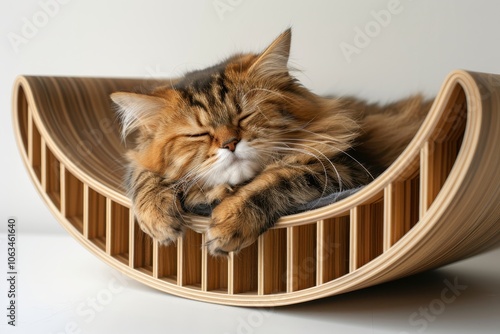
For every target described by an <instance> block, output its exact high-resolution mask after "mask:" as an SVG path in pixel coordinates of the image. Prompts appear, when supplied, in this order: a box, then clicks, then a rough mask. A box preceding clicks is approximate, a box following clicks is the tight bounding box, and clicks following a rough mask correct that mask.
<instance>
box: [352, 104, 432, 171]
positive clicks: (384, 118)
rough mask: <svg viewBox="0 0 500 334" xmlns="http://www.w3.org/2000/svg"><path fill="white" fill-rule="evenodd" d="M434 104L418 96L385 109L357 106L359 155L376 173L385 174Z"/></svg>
mask: <svg viewBox="0 0 500 334" xmlns="http://www.w3.org/2000/svg"><path fill="white" fill-rule="evenodd" d="M432 102H433V101H432V100H429V99H425V98H424V97H422V96H421V95H416V96H412V97H410V98H407V99H404V100H400V101H397V102H394V103H391V104H388V105H385V106H379V105H369V104H367V105H364V106H360V105H358V106H357V107H358V108H359V109H358V108H356V109H358V110H360V111H361V115H360V116H359V117H360V123H361V135H360V137H359V140H358V145H357V147H355V151H356V155H357V156H358V157H359V159H360V160H362V161H363V162H364V163H365V164H366V165H367V166H370V168H371V169H372V170H373V172H374V173H375V174H380V173H381V172H383V171H384V170H385V169H386V168H387V167H389V166H390V165H391V164H392V163H393V162H394V161H395V160H396V159H397V157H398V156H399V155H400V154H401V153H402V152H403V150H404V149H405V148H406V146H407V145H408V144H409V143H410V141H411V140H412V139H413V138H414V136H415V134H416V133H417V131H418V129H419V128H420V126H421V124H422V122H423V120H424V118H425V117H426V115H427V114H428V112H429V109H430V107H431V105H432Z"/></svg>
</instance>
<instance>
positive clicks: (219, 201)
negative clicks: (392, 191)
mask: <svg viewBox="0 0 500 334" xmlns="http://www.w3.org/2000/svg"><path fill="white" fill-rule="evenodd" d="M290 40H291V32H290V30H287V31H286V32H284V33H283V34H281V35H280V36H279V37H278V38H277V39H276V40H275V41H274V42H273V43H272V44H271V45H270V46H269V47H268V48H267V49H266V50H265V51H264V52H262V53H260V54H245V55H236V56H233V57H231V58H229V59H228V60H226V61H224V62H222V63H220V64H218V65H215V66H213V67H210V68H207V69H204V70H200V71H194V72H191V73H188V74H186V75H185V76H184V77H183V78H180V79H177V80H174V81H172V84H171V85H170V86H163V87H158V88H156V89H155V90H153V91H152V92H150V93H148V94H135V93H124V92H120V93H114V94H112V99H113V100H114V101H115V102H116V103H117V105H118V106H119V107H120V114H121V116H122V120H123V133H124V136H126V135H128V134H129V133H135V135H136V142H137V146H136V147H135V148H134V149H133V150H131V151H130V152H129V154H128V157H129V160H130V168H129V169H130V172H129V177H128V183H127V184H128V189H129V196H130V197H131V198H132V201H133V205H134V212H135V214H136V217H137V218H138V221H139V223H140V225H141V226H142V228H143V230H144V231H145V232H147V233H148V234H150V235H151V236H152V237H153V238H154V239H156V240H159V241H161V242H164V243H169V242H171V241H175V240H176V239H177V238H178V237H180V236H182V234H183V231H184V229H185V228H186V227H188V226H186V223H185V222H184V221H183V219H182V216H183V214H184V211H185V210H190V209H192V208H193V207H195V206H196V205H198V204H204V203H205V204H206V203H208V204H211V205H212V206H213V207H214V209H213V211H212V215H211V224H210V227H209V230H208V231H207V246H208V248H209V251H210V252H211V253H212V254H227V253H228V252H230V251H238V250H240V249H241V248H243V247H246V246H248V245H250V244H251V243H253V242H254V241H255V240H256V238H257V237H258V236H259V235H260V234H261V233H263V232H265V231H266V230H267V229H269V228H270V227H272V226H273V224H274V223H275V222H276V221H277V220H278V219H279V217H280V216H282V215H284V214H286V213H289V212H290V211H293V208H295V207H296V206H298V205H300V204H303V203H306V202H309V201H311V200H313V199H316V198H319V197H321V196H323V195H325V194H328V193H331V192H334V191H338V190H340V189H345V188H349V187H354V186H358V185H363V184H366V183H368V182H370V181H371V180H372V179H373V177H374V176H375V175H376V174H378V173H380V171H382V170H383V169H384V168H386V167H387V166H388V165H390V164H391V163H392V162H393V160H394V159H395V158H396V157H397V156H398V155H399V154H400V153H401V151H402V150H403V149H404V148H405V146H406V145H407V144H408V142H409V141H410V140H411V138H412V137H413V135H414V134H415V132H416V130H417V129H418V127H419V125H420V123H421V121H422V120H423V118H424V116H425V114H426V112H427V110H428V109H429V107H430V102H428V101H424V100H423V99H422V98H421V97H419V96H416V97H412V98H409V99H407V100H404V101H400V102H397V103H395V104H392V105H389V106H385V107H380V106H377V105H368V104H366V103H364V102H363V101H360V100H356V99H350V98H324V97H320V96H317V95H315V94H314V93H312V92H310V91H309V90H307V89H306V88H304V87H303V86H302V85H300V83H298V82H297V80H296V79H295V78H294V77H293V76H291V75H290V73H289V69H288V66H287V62H288V56H289V50H290ZM401 128H404V129H406V130H407V131H400V129H401Z"/></svg>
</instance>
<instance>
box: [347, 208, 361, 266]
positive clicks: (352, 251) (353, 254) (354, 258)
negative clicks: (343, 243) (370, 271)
mask: <svg viewBox="0 0 500 334" xmlns="http://www.w3.org/2000/svg"><path fill="white" fill-rule="evenodd" d="M350 217H351V219H350V225H351V226H350V241H349V272H353V271H355V270H356V269H358V249H359V245H358V240H359V237H358V233H359V207H357V206H356V207H354V208H352V209H351V213H350Z"/></svg>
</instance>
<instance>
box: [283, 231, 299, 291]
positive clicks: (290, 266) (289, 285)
mask: <svg viewBox="0 0 500 334" xmlns="http://www.w3.org/2000/svg"><path fill="white" fill-rule="evenodd" d="M294 241H295V238H294V230H293V227H288V228H287V229H286V243H287V254H286V255H287V256H286V292H292V291H294V286H295V285H296V282H295V278H294V275H293V272H294V271H295V264H294V261H293V258H294V257H295V253H296V252H297V245H295V244H294Z"/></svg>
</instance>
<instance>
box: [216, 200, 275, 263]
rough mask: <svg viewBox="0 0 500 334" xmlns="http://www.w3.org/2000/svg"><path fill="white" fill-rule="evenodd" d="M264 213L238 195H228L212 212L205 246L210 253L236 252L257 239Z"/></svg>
mask: <svg viewBox="0 0 500 334" xmlns="http://www.w3.org/2000/svg"><path fill="white" fill-rule="evenodd" d="M264 221H265V214H264V213H263V212H262V210H260V209H259V208H256V207H254V206H249V205H246V203H245V201H244V200H242V199H241V198H239V197H228V198H226V199H225V200H223V201H222V202H221V203H220V204H219V205H218V206H217V207H215V209H214V210H213V212H212V217H211V221H210V226H209V228H208V231H207V234H206V240H207V241H206V246H207V247H208V251H209V252H210V254H212V255H219V256H221V255H228V254H229V252H238V251H239V250H241V249H242V248H245V247H247V246H249V245H251V244H252V243H254V242H255V240H257V238H258V237H259V235H260V234H261V233H262V232H263V228H262V226H263V225H264Z"/></svg>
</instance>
